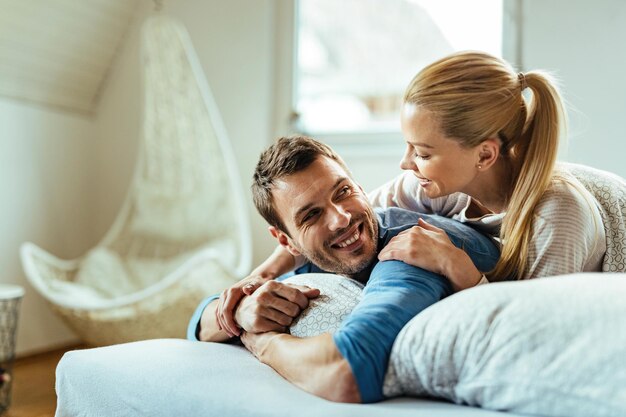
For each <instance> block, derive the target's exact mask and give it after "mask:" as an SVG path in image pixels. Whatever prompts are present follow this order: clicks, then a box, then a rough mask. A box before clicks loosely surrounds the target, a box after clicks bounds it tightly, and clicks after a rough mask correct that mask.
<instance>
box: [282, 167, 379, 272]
mask: <svg viewBox="0 0 626 417" xmlns="http://www.w3.org/2000/svg"><path fill="white" fill-rule="evenodd" d="M272 195H273V197H274V207H275V208H276V211H277V212H278V215H279V216H280V218H281V219H282V221H283V223H284V225H285V227H286V228H287V232H288V233H289V235H290V236H291V237H289V236H287V235H286V234H284V233H282V232H281V231H279V230H277V229H275V228H270V231H271V232H272V234H273V235H274V236H275V237H277V238H278V240H279V242H280V243H281V244H282V245H284V246H286V247H287V249H289V251H290V252H291V253H292V254H294V255H298V254H302V255H304V256H305V257H306V258H307V259H309V260H310V261H311V262H313V263H314V264H315V265H317V266H318V267H320V268H322V269H323V270H325V271H328V272H333V273H336V274H342V275H353V274H356V273H358V272H361V271H362V270H363V269H365V268H366V267H367V266H368V265H369V264H370V263H371V262H372V261H373V260H374V258H375V256H376V246H377V240H378V222H377V220H376V217H375V214H374V212H373V210H372V208H371V206H370V204H369V202H368V200H367V196H366V195H365V194H364V193H363V190H362V189H361V187H359V186H358V185H357V184H356V183H354V181H352V180H351V179H350V177H349V175H348V173H347V172H346V171H345V170H344V169H343V168H342V167H341V165H339V164H338V163H337V162H335V161H334V160H332V159H330V158H327V157H323V156H320V157H318V158H317V159H316V160H315V161H314V162H313V163H312V164H311V165H310V166H309V167H308V168H307V169H305V170H303V171H300V172H298V173H296V174H293V175H290V176H288V177H285V178H283V179H281V180H279V181H277V183H276V185H275V188H274V190H273V192H272Z"/></svg>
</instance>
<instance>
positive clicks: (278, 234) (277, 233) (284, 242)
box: [267, 226, 300, 256]
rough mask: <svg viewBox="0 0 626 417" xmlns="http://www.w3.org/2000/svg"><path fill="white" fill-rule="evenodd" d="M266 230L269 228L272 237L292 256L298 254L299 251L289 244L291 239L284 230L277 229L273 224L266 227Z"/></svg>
mask: <svg viewBox="0 0 626 417" xmlns="http://www.w3.org/2000/svg"><path fill="white" fill-rule="evenodd" d="M267 230H269V232H270V234H271V235H272V236H274V238H275V239H276V240H278V243H279V244H280V245H281V246H282V247H284V248H285V249H287V251H289V253H290V254H292V255H293V256H300V251H299V250H298V249H296V248H295V247H294V246H293V245H292V244H291V239H290V238H289V236H287V234H286V233H285V232H283V231H281V230H280V229H277V228H276V227H274V226H270V227H268V228H267Z"/></svg>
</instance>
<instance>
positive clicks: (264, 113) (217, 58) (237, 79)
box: [94, 0, 275, 264]
mask: <svg viewBox="0 0 626 417" xmlns="http://www.w3.org/2000/svg"><path fill="white" fill-rule="evenodd" d="M150 5H151V3H150V2H145V4H144V5H143V6H144V7H143V8H141V10H139V12H138V13H137V16H136V19H135V20H134V22H133V26H132V29H131V31H130V33H129V36H128V39H127V40H126V42H125V44H124V48H123V50H122V51H121V53H120V55H119V56H118V61H117V62H116V64H115V67H114V68H113V71H112V73H111V74H110V78H109V80H108V84H107V87H106V88H105V90H104V94H103V96H102V98H101V102H100V105H99V108H98V115H97V119H96V126H97V130H98V141H97V144H96V155H97V156H96V161H95V167H96V173H95V176H96V182H97V184H98V189H97V191H96V196H95V199H96V206H97V210H96V211H95V212H94V216H95V218H94V222H95V233H96V235H97V236H98V237H101V236H102V235H103V234H104V233H105V232H106V230H107V229H108V227H109V226H110V224H111V223H112V221H113V219H114V217H115V215H116V213H117V210H118V209H119V207H120V205H121V204H122V200H123V198H124V195H125V193H126V189H127V187H128V184H129V181H130V178H131V175H132V172H133V167H134V161H135V157H136V154H137V147H138V138H139V128H140V120H141V119H140V118H141V103H142V99H141V86H140V75H139V73H140V70H141V68H140V66H139V56H138V44H139V29H140V26H141V22H142V21H143V19H144V18H145V16H147V15H148V14H149V13H151V8H150ZM164 12H165V13H167V14H168V15H170V16H173V17H175V18H177V19H178V20H180V21H181V22H182V23H183V24H184V25H185V27H186V28H187V30H188V31H189V34H190V37H191V40H192V43H193V44H194V47H195V49H196V52H197V54H198V57H199V59H200V62H201V64H202V67H203V69H204V72H205V74H206V76H207V79H208V82H209V85H210V87H211V89H212V91H213V94H214V96H215V101H216V102H217V105H218V108H219V109H220V112H221V115H222V118H223V120H224V124H225V126H226V130H227V131H228V134H229V136H230V140H231V143H232V146H233V149H234V152H235V155H236V158H237V160H238V162H239V171H240V174H241V178H242V182H243V184H242V187H245V190H246V192H245V194H246V197H247V201H248V208H249V213H250V216H251V218H252V219H253V234H254V243H255V250H254V263H255V264H256V263H259V262H260V261H261V260H262V259H264V257H266V256H267V254H268V253H269V252H270V251H271V249H272V248H273V242H272V241H271V239H270V237H269V233H267V231H266V229H265V226H264V224H263V222H262V221H261V218H260V216H258V214H257V213H256V210H254V208H253V205H252V201H251V197H250V195H249V193H248V192H247V190H248V189H249V184H250V181H251V178H252V172H253V169H254V165H255V163H256V160H257V158H258V155H259V154H260V152H261V151H262V150H263V149H264V148H265V147H266V146H267V144H268V143H269V141H270V140H271V137H272V132H271V130H272V117H273V113H272V103H273V101H274V95H273V77H274V64H273V62H274V15H275V4H274V1H270V0H263V1H258V0H255V1H248V0H230V1H228V2H224V1H220V0H211V1H206V0H171V1H167V2H165V9H164Z"/></svg>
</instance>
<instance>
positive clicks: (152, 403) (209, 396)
mask: <svg viewBox="0 0 626 417" xmlns="http://www.w3.org/2000/svg"><path fill="white" fill-rule="evenodd" d="M302 279H304V278H299V281H298V283H301V284H308V285H311V286H315V285H314V283H313V282H311V283H307V282H306V281H302ZM328 282H330V281H328ZM333 282H334V283H335V284H337V283H340V280H336V279H333ZM328 285H330V284H328ZM328 285H327V286H326V287H327V288H325V289H324V291H326V292H328V293H329V294H330V293H331V292H332V291H333V289H332V285H330V287H329V286H328ZM324 291H323V292H324ZM342 291H344V295H343V296H341V297H326V298H321V299H320V300H318V303H317V304H316V308H318V312H320V316H322V318H323V316H324V315H325V314H328V313H329V312H330V311H333V312H334V313H337V312H338V310H342V309H346V308H349V309H351V308H352V306H351V305H350V304H351V303H350V302H348V301H347V299H346V297H348V296H349V294H350V293H351V292H352V291H356V292H357V293H358V288H356V287H352V286H350V287H349V288H347V289H346V288H344V290H342ZM348 298H349V297H348ZM338 299H341V300H342V301H341V303H342V306H343V307H340V308H339V309H337V308H335V307H337V306H336V305H334V306H333V305H332V303H333V302H337V300H338ZM333 300H334V301H333ZM625 300H626V276H624V274H619V275H610V274H581V275H574V276H564V277H555V278H543V279H540V280H533V281H523V282H512V283H498V284H489V285H483V286H480V287H477V288H474V289H471V290H467V291H464V292H461V293H458V294H456V295H454V296H451V297H449V298H447V299H445V300H443V301H441V302H439V303H437V304H435V305H433V306H431V307H429V308H428V309H426V310H425V311H424V312H422V313H421V314H419V315H418V316H416V317H415V318H414V319H413V320H412V321H411V322H409V324H407V326H405V328H404V329H403V330H402V332H401V333H400V335H399V336H398V339H397V340H396V342H395V344H394V347H393V351H392V355H391V359H390V364H389V368H388V373H387V376H386V380H385V394H386V395H388V396H397V395H410V396H415V395H417V396H436V397H440V398H445V399H448V400H450V401H453V402H456V403H460V404H470V405H480V406H482V407H485V408H488V409H492V410H506V411H509V412H510V413H508V414H506V415H512V414H511V413H516V414H513V415H519V414H532V415H541V416H564V417H565V416H567V417H578V416H580V417H583V416H584V417H587V416H593V417H602V416H615V417H618V416H619V417H623V416H626V364H625V361H624V358H626V302H624V301H625ZM334 313H333V314H334ZM339 313H342V312H341V311H339ZM320 316H316V313H315V310H314V309H311V310H308V311H306V312H305V314H304V315H303V317H301V319H300V321H299V325H300V326H301V327H300V329H301V330H302V329H304V330H306V331H304V333H306V332H308V331H310V330H319V329H320V328H323V329H324V330H325V331H332V328H331V327H332V325H328V323H326V324H323V325H322V327H320V326H319V325H318V324H319V323H320V322H324V321H325V320H320ZM324 326H326V327H324ZM314 333H315V332H313V334H314ZM311 335H312V334H311ZM56 388H57V394H58V408H57V416H58V417H65V416H100V415H101V416H107V417H114V416H173V415H180V416H194V415H206V416H211V415H215V416H226V417H227V416H233V417H234V416H237V417H239V416H290V417H292V416H298V417H305V416H325V415H329V416H330V415H332V416H351V415H354V416H379V415H385V416H387V415H389V416H395V415H398V416H404V415H406V416H409V415H410V416H413V417H421V416H424V417H426V416H429V417H430V416H433V417H437V416H442V417H443V416H450V417H452V416H455V417H457V416H458V417H462V416H471V415H476V416H491V415H494V416H495V415H501V414H500V413H497V412H492V411H487V410H481V409H478V408H471V407H463V406H457V405H454V404H451V403H444V402H433V401H428V400H416V399H408V398H403V399H397V400H391V401H385V402H383V403H380V404H372V405H354V404H351V405H348V404H337V403H331V402H328V401H325V400H322V399H320V398H317V397H315V396H313V395H309V394H307V393H305V392H303V391H301V390H300V389H298V388H296V387H295V386H293V385H291V384H290V383H288V382H287V381H285V380H284V379H282V378H281V377H280V376H279V375H278V374H276V373H275V372H274V371H273V370H272V369H271V368H269V367H267V366H265V365H262V364H260V363H259V362H258V361H257V360H256V359H255V358H254V357H253V356H252V355H250V354H249V353H248V352H247V351H246V350H245V349H244V348H242V347H240V346H236V345H227V344H214V343H198V342H188V341H184V340H173V339H170V340H153V341H144V342H136V343H131V344H125V345H117V346H110V347H106V348H99V349H90V350H84V351H77V352H71V353H68V354H66V355H65V356H64V357H63V360H62V361H61V362H60V364H59V366H58V368H57V385H56ZM517 413H519V414H517Z"/></svg>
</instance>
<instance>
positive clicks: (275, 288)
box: [235, 280, 320, 334]
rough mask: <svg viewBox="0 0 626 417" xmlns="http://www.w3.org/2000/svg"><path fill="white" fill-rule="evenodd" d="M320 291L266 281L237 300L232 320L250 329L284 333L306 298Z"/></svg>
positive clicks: (307, 301)
mask: <svg viewBox="0 0 626 417" xmlns="http://www.w3.org/2000/svg"><path fill="white" fill-rule="evenodd" d="M319 294H320V291H319V290H318V289H314V288H309V287H304V286H299V285H289V284H284V283H282V282H278V281H273V280H271V281H267V282H266V283H264V284H263V285H261V286H260V287H259V288H258V289H257V290H256V291H254V293H253V294H252V295H250V296H247V297H245V298H244V299H243V300H242V301H241V303H239V306H238V307H237V310H236V312H235V321H236V322H237V323H238V325H239V327H241V328H242V329H244V330H245V331H246V332H249V333H263V332H269V331H277V332H281V333H284V332H285V331H286V330H287V327H289V326H290V325H291V322H292V321H293V319H294V318H296V317H298V316H299V315H300V313H301V312H302V310H304V309H305V308H307V306H308V305H309V299H310V298H315V297H317V296H318V295H319ZM237 334H239V333H237Z"/></svg>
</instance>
